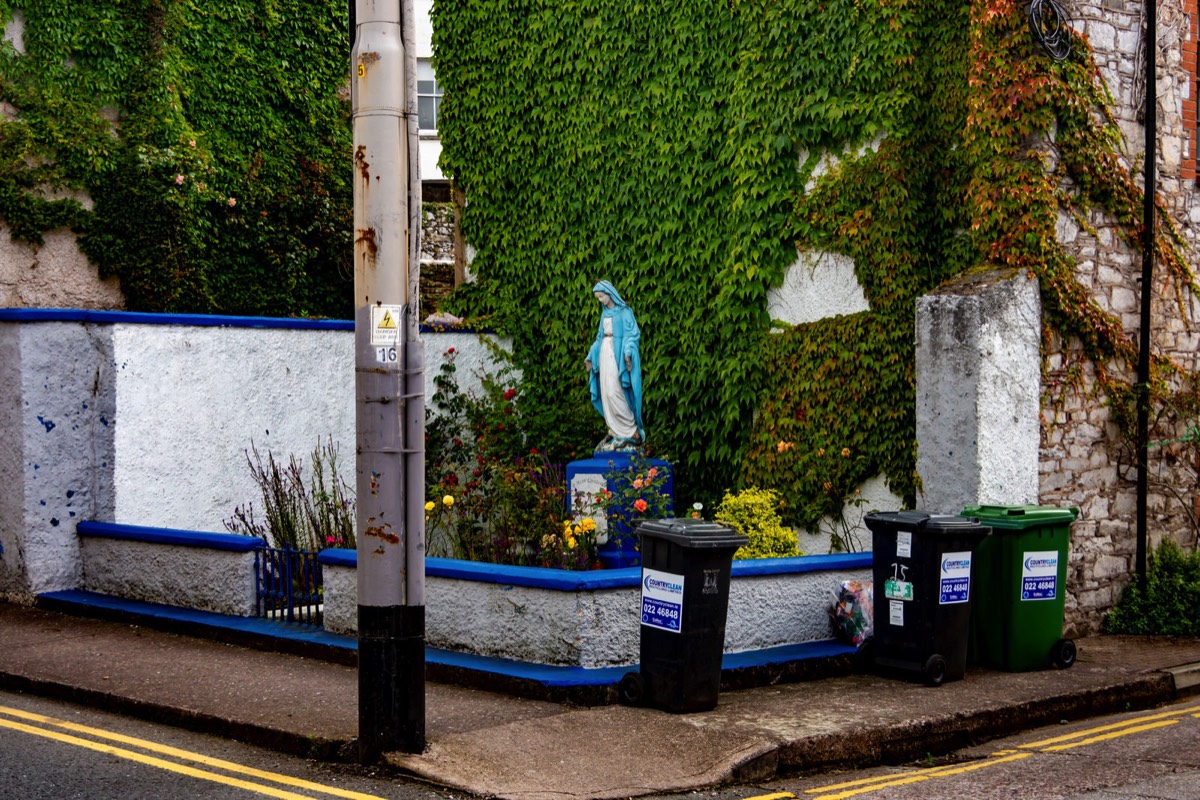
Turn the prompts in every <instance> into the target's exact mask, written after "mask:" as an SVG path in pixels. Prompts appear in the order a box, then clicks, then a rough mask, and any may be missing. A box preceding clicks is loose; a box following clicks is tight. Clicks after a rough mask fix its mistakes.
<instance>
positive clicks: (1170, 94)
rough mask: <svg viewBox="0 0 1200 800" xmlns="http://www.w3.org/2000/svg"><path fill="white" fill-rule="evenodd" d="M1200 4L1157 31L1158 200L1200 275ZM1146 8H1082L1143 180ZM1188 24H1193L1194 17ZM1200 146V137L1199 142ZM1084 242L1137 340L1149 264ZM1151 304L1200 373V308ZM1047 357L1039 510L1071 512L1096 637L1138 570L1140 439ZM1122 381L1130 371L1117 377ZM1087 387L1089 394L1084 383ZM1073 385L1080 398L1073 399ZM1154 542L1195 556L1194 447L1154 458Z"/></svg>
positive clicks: (1074, 615) (1158, 325)
mask: <svg viewBox="0 0 1200 800" xmlns="http://www.w3.org/2000/svg"><path fill="white" fill-rule="evenodd" d="M1196 5H1197V4H1196V2H1195V0H1163V2H1161V3H1160V5H1159V18H1158V54H1159V55H1158V66H1157V69H1158V112H1157V115H1158V121H1157V124H1158V159H1157V161H1158V191H1159V196H1160V199H1161V201H1162V203H1163V206H1164V207H1165V208H1166V210H1167V212H1168V213H1169V214H1170V215H1171V218H1172V219H1173V221H1174V222H1175V224H1176V226H1177V227H1178V229H1179V231H1180V233H1181V234H1182V236H1183V237H1184V239H1185V241H1186V242H1187V244H1188V247H1189V248H1190V252H1189V254H1188V257H1189V259H1190V261H1191V263H1192V265H1193V267H1195V266H1196V263H1197V260H1196V259H1197V250H1196V247H1197V244H1200V195H1198V194H1197V187H1196V182H1195V172H1194V164H1195V157H1196V154H1195V153H1194V152H1193V148H1194V141H1195V140H1194V136H1193V135H1189V132H1188V127H1187V125H1185V121H1186V120H1187V115H1186V114H1185V104H1191V105H1190V106H1186V108H1187V109H1189V110H1190V115H1191V120H1192V123H1191V124H1193V125H1194V119H1195V105H1194V103H1195V100H1196V84H1195V75H1194V74H1189V71H1188V70H1187V68H1186V65H1185V62H1184V58H1183V53H1184V48H1183V45H1184V43H1185V42H1190V43H1191V45H1192V52H1193V53H1194V52H1195V51H1194V46H1195V35H1196V34H1195V31H1196V20H1195V15H1196ZM1142 8H1143V3H1141V2H1135V1H1134V0H1100V2H1095V1H1094V0H1093V1H1090V2H1089V1H1087V0H1083V1H1081V2H1078V3H1076V4H1074V7H1073V8H1072V12H1071V13H1072V16H1073V17H1074V20H1075V21H1074V26H1075V28H1076V29H1077V30H1080V31H1083V32H1084V33H1086V34H1087V36H1088V38H1089V41H1090V42H1091V44H1092V46H1093V48H1095V51H1096V60H1097V64H1098V66H1099V68H1100V74H1101V76H1102V77H1103V79H1104V80H1105V81H1106V82H1107V84H1108V86H1109V89H1110V90H1111V91H1112V93H1113V96H1114V98H1115V100H1116V109H1115V115H1116V118H1117V121H1118V123H1119V125H1120V127H1121V130H1122V131H1123V132H1124V134H1125V137H1126V139H1127V146H1126V152H1127V154H1128V159H1127V165H1128V166H1131V167H1132V168H1133V169H1134V171H1135V172H1140V171H1141V166H1142V163H1143V153H1144V152H1145V150H1144V147H1145V145H1144V141H1145V140H1144V132H1143V127H1142V123H1141V121H1140V119H1139V117H1140V113H1139V109H1140V106H1141V103H1142V100H1141V97H1142V95H1141V85H1140V84H1141V77H1142V73H1143V70H1144V67H1143V64H1142V62H1141V60H1140V59H1141V55H1140V53H1139V50H1138V47H1139V42H1140V39H1141V35H1142V34H1141V31H1142V22H1141V13H1142ZM1185 11H1187V12H1190V13H1185ZM1193 133H1194V132H1193ZM1087 221H1088V223H1089V224H1090V226H1091V227H1092V228H1093V229H1094V231H1095V233H1094V234H1093V233H1089V232H1087V231H1086V230H1084V229H1082V228H1081V227H1080V226H1079V225H1077V224H1076V223H1075V222H1074V221H1073V220H1069V219H1067V218H1066V217H1065V216H1064V217H1063V218H1062V219H1060V225H1059V239H1060V241H1061V242H1063V243H1064V245H1065V246H1066V247H1067V250H1068V252H1069V253H1070V254H1071V255H1072V256H1073V257H1074V258H1075V260H1076V262H1077V275H1078V276H1079V278H1080V280H1081V281H1082V282H1083V283H1084V285H1085V286H1088V287H1090V288H1091V289H1092V290H1093V293H1094V295H1095V297H1096V299H1097V301H1098V302H1099V303H1100V305H1101V306H1102V307H1103V308H1105V309H1106V310H1108V311H1110V312H1112V313H1113V314H1114V315H1116V316H1117V318H1118V319H1120V320H1121V321H1122V324H1123V326H1124V328H1125V330H1126V332H1127V334H1128V335H1129V336H1130V337H1131V338H1132V340H1133V341H1135V342H1136V341H1137V336H1138V329H1139V325H1140V321H1139V297H1140V274H1141V254H1140V251H1139V250H1138V249H1137V248H1135V247H1132V246H1130V245H1129V244H1128V243H1126V242H1124V241H1122V239H1121V238H1120V236H1119V235H1118V233H1117V228H1116V227H1115V225H1114V221H1113V220H1112V219H1109V218H1107V217H1106V216H1105V215H1102V214H1097V213H1095V212H1093V213H1091V214H1090V215H1089V216H1088V218H1087ZM1154 286H1155V290H1156V298H1155V300H1154V303H1153V305H1152V312H1151V313H1152V319H1153V322H1152V333H1151V337H1152V341H1153V347H1154V350H1155V351H1156V352H1159V353H1162V354H1165V355H1168V356H1170V357H1171V358H1173V359H1174V360H1175V361H1176V363H1178V364H1179V365H1180V366H1183V367H1186V368H1188V369H1195V368H1196V367H1197V366H1198V365H1200V364H1198V360H1197V351H1198V350H1200V327H1198V326H1197V320H1200V313H1198V312H1200V303H1197V301H1196V299H1195V298H1188V299H1187V300H1186V301H1185V309H1184V311H1185V315H1184V316H1182V317H1181V314H1180V308H1179V306H1178V305H1177V300H1176V296H1175V293H1174V290H1173V287H1171V286H1170V285H1169V284H1167V283H1165V282H1164V280H1163V278H1162V274H1161V271H1156V278H1155V284H1154ZM1048 344H1049V346H1048V347H1047V353H1046V364H1045V368H1046V369H1045V385H1044V393H1043V404H1042V418H1043V430H1042V448H1041V457H1040V474H1041V477H1040V499H1039V502H1040V503H1042V504H1044V505H1064V506H1065V505H1074V506H1078V507H1079V509H1080V518H1079V521H1078V522H1076V523H1075V525H1074V526H1073V527H1072V548H1071V558H1070V571H1069V575H1068V588H1069V593H1068V599H1067V611H1066V614H1067V628H1068V632H1069V633H1073V634H1075V635H1080V634H1084V633H1089V632H1095V631H1097V630H1098V629H1099V627H1100V625H1101V624H1102V621H1103V616H1104V613H1105V612H1106V611H1107V610H1108V609H1109V608H1111V606H1112V605H1113V604H1114V603H1115V602H1116V600H1117V598H1118V597H1119V596H1120V590H1121V588H1122V587H1123V586H1124V585H1125V583H1127V582H1128V580H1129V579H1130V577H1131V576H1132V574H1133V571H1134V569H1135V563H1134V562H1135V548H1136V536H1135V507H1136V481H1135V478H1136V467H1135V463H1134V459H1133V453H1134V451H1133V444H1132V441H1133V436H1134V433H1135V432H1134V431H1133V430H1132V429H1121V428H1120V427H1119V426H1118V425H1117V423H1116V422H1115V421H1114V419H1113V416H1112V413H1111V412H1110V410H1109V409H1108V407H1107V405H1106V400H1107V398H1106V397H1105V396H1104V395H1103V392H1102V391H1098V389H1097V383H1096V376H1095V372H1094V369H1093V368H1092V366H1091V365H1085V364H1081V362H1080V360H1079V358H1078V355H1079V345H1078V342H1073V341H1066V342H1064V341H1060V340H1057V339H1055V338H1053V337H1052V338H1051V339H1050V341H1049V343H1048ZM1109 368H1110V369H1111V370H1113V372H1114V374H1118V375H1121V377H1123V378H1126V379H1132V378H1133V374H1132V373H1131V372H1122V371H1123V370H1125V369H1126V365H1109ZM1077 378H1081V379H1082V380H1081V382H1078V383H1077V382H1076V379H1077ZM1072 385H1078V386H1079V387H1080V388H1078V389H1075V388H1067V387H1069V386H1072ZM1184 433H1185V431H1184V430H1182V429H1167V428H1157V429H1155V430H1154V431H1153V432H1152V434H1151V441H1152V442H1166V441H1168V440H1170V439H1175V438H1180V437H1182V436H1183V435H1184ZM1150 452H1151V458H1150V464H1149V474H1150V491H1149V497H1148V508H1149V511H1148V520H1149V524H1148V533H1149V538H1150V546H1151V547H1153V546H1155V545H1156V544H1157V542H1158V541H1159V540H1161V538H1162V537H1164V536H1173V537H1175V538H1176V539H1177V540H1178V541H1180V542H1181V543H1183V544H1185V545H1189V546H1194V545H1195V544H1196V527H1195V514H1196V511H1197V499H1196V498H1197V496H1198V495H1200V489H1198V487H1197V485H1196V475H1197V467H1198V466H1200V464H1197V462H1196V460H1195V459H1196V453H1197V443H1191V444H1188V443H1174V444H1169V445H1164V446H1161V447H1153V448H1152V449H1151V451H1150Z"/></svg>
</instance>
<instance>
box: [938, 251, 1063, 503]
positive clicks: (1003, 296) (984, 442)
mask: <svg viewBox="0 0 1200 800" xmlns="http://www.w3.org/2000/svg"><path fill="white" fill-rule="evenodd" d="M916 314H917V318H916V336H917V343H916V344H917V352H916V381H917V386H916V395H917V472H918V474H919V475H920V476H921V480H922V484H923V493H922V496H921V498H919V499H920V500H921V505H923V507H924V509H925V510H926V511H928V512H930V513H953V514H957V513H958V512H960V511H961V510H962V508H963V506H965V505H970V504H974V503H991V504H999V505H1016V504H1023V503H1037V501H1038V453H1039V446H1040V435H1041V424H1040V410H1041V363H1042V362H1041V330H1042V320H1041V296H1040V293H1039V291H1038V285H1037V281H1036V280H1035V279H1034V278H1032V277H1030V276H1029V275H1027V274H1025V273H1018V272H1016V271H1014V270H1003V271H997V272H991V273H987V274H983V275H966V276H963V277H960V278H958V279H955V280H954V281H952V282H951V283H948V284H945V285H943V286H942V287H941V288H939V289H938V290H937V291H935V292H933V293H931V294H928V295H925V296H924V297H921V298H920V299H918V300H917V310H916Z"/></svg>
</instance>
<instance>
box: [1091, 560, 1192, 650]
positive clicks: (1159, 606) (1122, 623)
mask: <svg viewBox="0 0 1200 800" xmlns="http://www.w3.org/2000/svg"><path fill="white" fill-rule="evenodd" d="M1104 630H1105V632H1106V633H1133V634H1143V635H1150V634H1167V635H1173V636H1200V553H1184V552H1183V550H1181V549H1180V548H1179V545H1178V544H1176V543H1175V540H1174V539H1169V538H1168V539H1163V541H1162V544H1160V545H1159V546H1158V549H1157V550H1155V552H1153V553H1151V554H1150V559H1149V562H1148V563H1147V567H1146V579H1145V581H1140V580H1138V579H1136V578H1135V579H1134V580H1133V581H1132V582H1131V583H1129V584H1128V585H1127V586H1126V587H1125V589H1124V591H1122V592H1121V599H1120V601H1119V602H1118V603H1117V607H1116V608H1114V609H1113V610H1112V612H1111V613H1109V615H1108V617H1107V618H1106V619H1105V620H1104Z"/></svg>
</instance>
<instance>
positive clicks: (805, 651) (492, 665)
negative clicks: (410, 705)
mask: <svg viewBox="0 0 1200 800" xmlns="http://www.w3.org/2000/svg"><path fill="white" fill-rule="evenodd" d="M346 552H351V553H352V552H354V551H353V550H350V551H346ZM38 597H39V598H45V599H48V600H54V601H58V602H60V603H66V604H70V605H74V606H79V607H83V608H95V609H102V610H107V611H119V612H122V613H126V614H130V615H134V616H144V617H151V618H155V619H160V620H172V621H178V622H184V623H189V624H194V625H203V626H206V627H209V628H215V629H224V630H229V631H238V632H242V633H251V634H255V635H259V636H266V637H274V638H277V639H290V640H292V641H300V642H310V643H313V644H320V645H324V646H327V647H337V648H339V649H346V650H355V649H357V648H358V639H357V638H356V637H353V636H343V635H340V634H335V633H329V632H328V631H325V630H322V629H320V628H315V627H312V626H307V625H288V624H285V623H281V622H275V621H272V620H265V619H257V618H254V617H233V616H228V615H225V614H216V613H213V612H211V611H197V610H195V609H190V608H180V607H177V606H167V605H162V604H159V603H146V602H143V601H141V600H126V599H124V598H121V597H112V596H110V595H103V594H97V593H95V592H88V591H83V590H80V589H67V590H64V591H60V592H47V593H44V594H41V595H38ZM854 650H855V648H854V647H853V646H851V645H848V644H843V643H841V642H837V641H834V640H832V639H829V640H825V641H817V642H804V643H802V644H793V645H784V646H782V647H771V648H767V649H765V650H750V651H746V652H741V653H725V654H724V655H723V656H722V658H721V668H722V669H723V670H732V669H744V668H747V667H755V666H765V665H770V664H780V663H786V662H789V661H797V660H802V659H808V658H830V657H834V656H842V655H849V654H851V653H853V652H854ZM425 659H426V661H427V662H428V663H430V664H439V665H445V666H452V667H458V668H461V669H468V670H475V671H478V672H490V673H493V674H496V675H504V676H507V677H512V678H521V679H524V680H530V681H534V682H536V683H540V684H542V685H543V686H555V687H572V686H611V685H614V684H616V683H617V682H619V681H620V680H621V677H622V676H624V675H625V673H627V672H630V671H632V670H637V669H638V666H637V665H636V664H633V665H630V666H625V667H599V668H592V669H587V668H584V667H569V666H557V665H552V664H535V663H532V662H527V661H511V660H509V659H506V658H495V657H493V656H480V655H475V654H473V653H460V652H457V651H453V650H442V649H439V648H434V647H426V648H425Z"/></svg>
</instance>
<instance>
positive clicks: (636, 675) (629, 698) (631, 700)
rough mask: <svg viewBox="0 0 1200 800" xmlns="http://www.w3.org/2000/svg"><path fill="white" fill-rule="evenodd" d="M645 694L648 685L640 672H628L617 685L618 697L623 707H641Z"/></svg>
mask: <svg viewBox="0 0 1200 800" xmlns="http://www.w3.org/2000/svg"><path fill="white" fill-rule="evenodd" d="M645 692H646V685H645V683H643V681H642V675H641V673H640V672H626V673H625V677H623V678H621V682H620V683H619V684H617V697H618V699H619V700H620V701H621V704H622V705H627V706H640V705H641V704H642V699H643V696H644V695H645Z"/></svg>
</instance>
